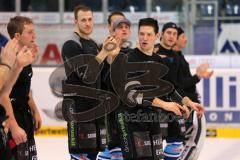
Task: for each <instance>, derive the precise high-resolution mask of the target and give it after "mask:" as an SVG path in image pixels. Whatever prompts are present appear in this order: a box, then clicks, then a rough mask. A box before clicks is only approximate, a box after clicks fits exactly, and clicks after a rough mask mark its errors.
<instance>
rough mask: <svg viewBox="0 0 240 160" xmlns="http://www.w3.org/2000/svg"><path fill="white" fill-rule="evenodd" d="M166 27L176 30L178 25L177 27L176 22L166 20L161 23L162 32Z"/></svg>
mask: <svg viewBox="0 0 240 160" xmlns="http://www.w3.org/2000/svg"><path fill="white" fill-rule="evenodd" d="M168 28H173V29H175V30H178V27H177V25H176V23H173V22H167V23H165V24H164V25H163V27H162V32H163V33H164V32H165V31H166V30H167V29H168Z"/></svg>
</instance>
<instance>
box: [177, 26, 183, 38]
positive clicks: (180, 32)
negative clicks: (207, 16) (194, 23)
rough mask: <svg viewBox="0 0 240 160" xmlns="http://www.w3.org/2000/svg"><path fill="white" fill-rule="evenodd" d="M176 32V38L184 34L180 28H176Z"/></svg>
mask: <svg viewBox="0 0 240 160" xmlns="http://www.w3.org/2000/svg"><path fill="white" fill-rule="evenodd" d="M177 32H178V37H179V36H180V35H181V34H183V33H184V30H183V29H182V28H181V27H178V28H177Z"/></svg>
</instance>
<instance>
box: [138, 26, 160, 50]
mask: <svg viewBox="0 0 240 160" xmlns="http://www.w3.org/2000/svg"><path fill="white" fill-rule="evenodd" d="M157 38H158V35H157V34H156V33H155V32H154V28H153V27H152V26H141V27H140V28H139V31H138V41H139V45H140V48H141V49H142V50H143V51H146V52H152V50H153V48H154V44H155V41H156V39H157Z"/></svg>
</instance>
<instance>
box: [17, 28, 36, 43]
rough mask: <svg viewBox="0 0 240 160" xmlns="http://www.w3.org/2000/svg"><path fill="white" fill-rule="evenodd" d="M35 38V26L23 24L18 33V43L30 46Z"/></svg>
mask: <svg viewBox="0 0 240 160" xmlns="http://www.w3.org/2000/svg"><path fill="white" fill-rule="evenodd" d="M35 39H36V33H35V28H34V25H33V24H25V25H24V28H23V32H22V34H20V35H19V43H20V45H22V46H27V47H32V46H33V44H34V41H35Z"/></svg>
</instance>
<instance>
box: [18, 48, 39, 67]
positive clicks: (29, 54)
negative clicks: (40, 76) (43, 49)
mask: <svg viewBox="0 0 240 160" xmlns="http://www.w3.org/2000/svg"><path fill="white" fill-rule="evenodd" d="M35 58H36V51H35V50H34V49H29V48H27V47H26V46H24V47H23V48H22V49H21V50H20V51H19V53H18V55H17V60H16V61H17V65H18V66H19V67H25V66H27V65H29V64H32V63H33V62H34V60H35Z"/></svg>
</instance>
